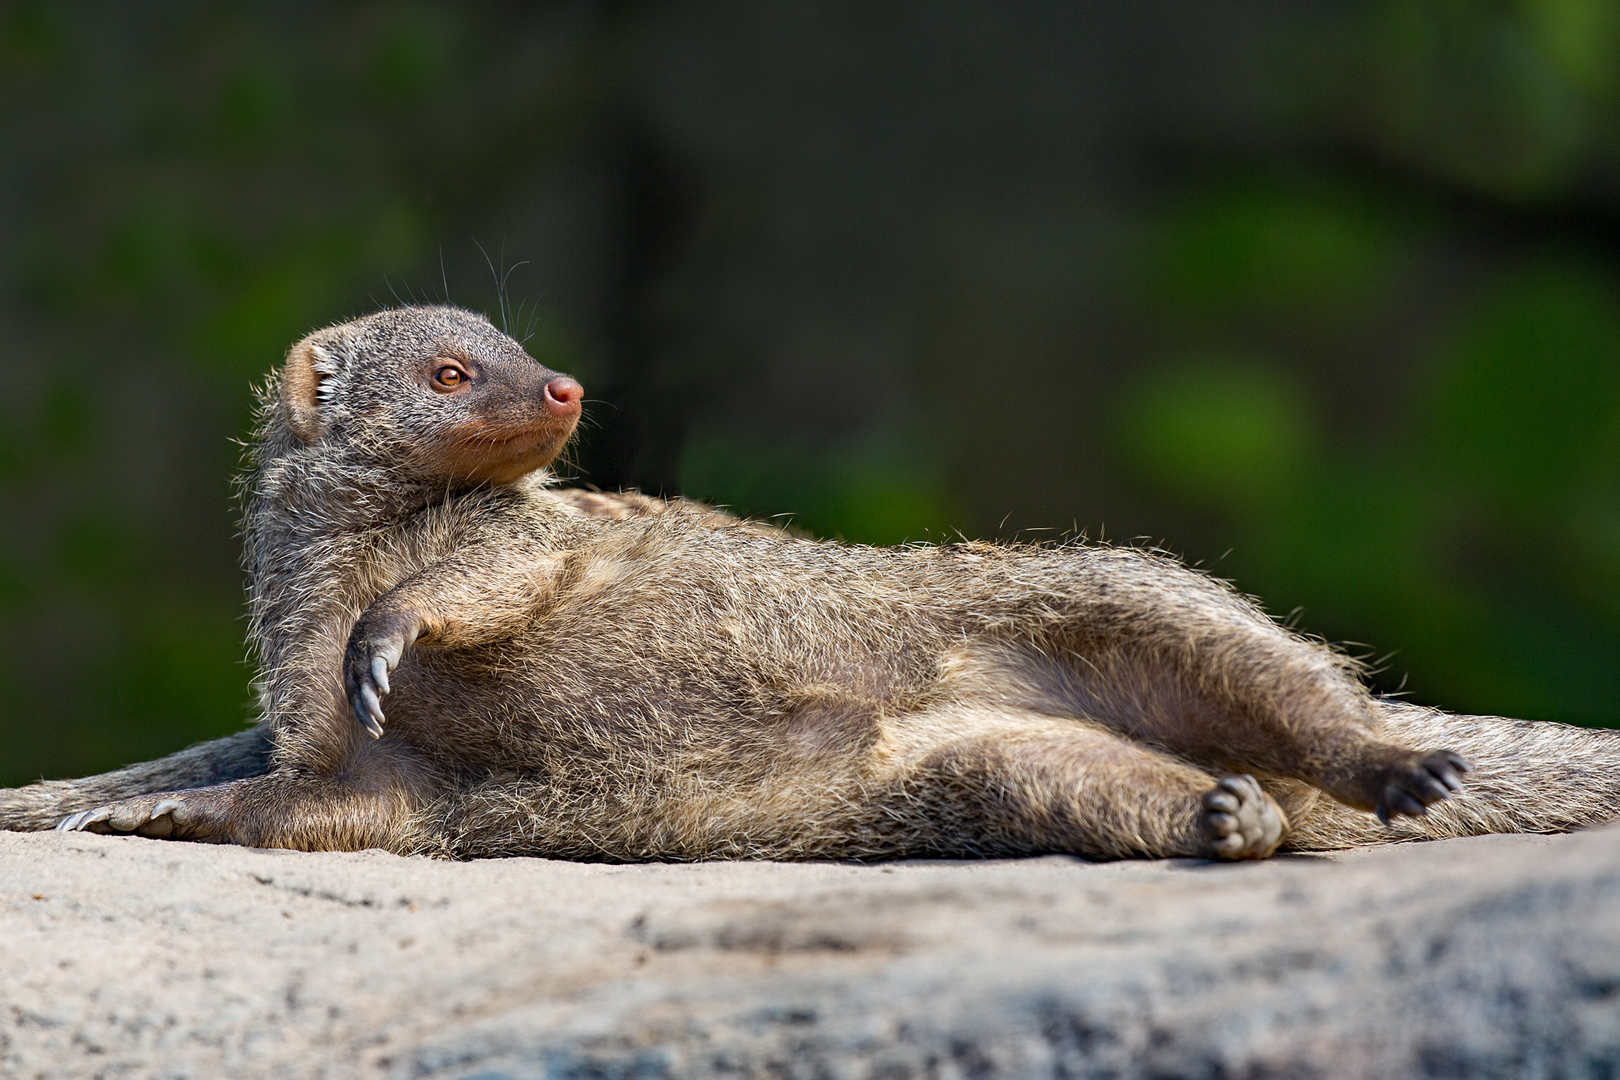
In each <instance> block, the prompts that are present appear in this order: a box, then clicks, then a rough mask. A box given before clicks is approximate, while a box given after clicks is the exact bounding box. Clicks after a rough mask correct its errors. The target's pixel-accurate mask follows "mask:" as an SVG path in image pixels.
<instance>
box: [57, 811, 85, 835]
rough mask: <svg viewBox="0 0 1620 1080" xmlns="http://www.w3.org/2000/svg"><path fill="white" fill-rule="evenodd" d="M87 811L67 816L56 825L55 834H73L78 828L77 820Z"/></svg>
mask: <svg viewBox="0 0 1620 1080" xmlns="http://www.w3.org/2000/svg"><path fill="white" fill-rule="evenodd" d="M88 812H89V811H86V810H80V811H79V812H78V813H77V814H69V815H68V816H67V817H65V818H63V819H62V820H61V821H58V822H57V823H56V831H57V832H75V831H76V830H77V829H78V827H79V819H80V818H82V817H84V815H85V814H86V813H88Z"/></svg>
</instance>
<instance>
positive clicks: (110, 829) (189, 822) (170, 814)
mask: <svg viewBox="0 0 1620 1080" xmlns="http://www.w3.org/2000/svg"><path fill="white" fill-rule="evenodd" d="M207 801H208V800H207V799H206V797H202V798H199V797H194V796H191V795H190V794H189V793H187V792H168V793H164V794H160V795H141V796H137V797H136V798H133V799H125V800H123V801H122V802H115V803H111V804H110V805H107V806H101V807H97V808H96V809H94V810H82V811H80V812H79V813H77V814H72V815H70V816H68V817H65V818H63V819H62V820H61V821H60V822H58V823H57V826H56V831H57V832H92V833H111V834H117V833H124V834H134V835H136V836H150V837H152V838H154V839H158V840H199V841H203V842H206V843H228V842H229V840H230V838H229V837H228V836H227V835H226V833H225V830H224V829H223V828H222V827H221V825H220V823H219V822H218V821H217V820H216V818H215V816H214V815H213V814H211V813H210V812H209V807H208V806H207V805H206V804H207Z"/></svg>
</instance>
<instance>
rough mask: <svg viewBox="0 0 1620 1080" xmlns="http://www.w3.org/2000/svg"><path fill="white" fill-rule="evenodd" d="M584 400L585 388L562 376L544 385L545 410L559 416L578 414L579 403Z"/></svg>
mask: <svg viewBox="0 0 1620 1080" xmlns="http://www.w3.org/2000/svg"><path fill="white" fill-rule="evenodd" d="M584 400H585V388H584V387H583V386H581V385H579V383H577V382H575V381H574V380H573V379H570V378H569V377H568V376H566V375H564V376H562V377H561V378H559V379H552V380H551V381H550V382H548V383H546V408H548V409H550V410H551V411H552V412H554V413H556V414H558V415H559V416H568V415H572V414H574V413H577V412H579V403H580V402H582V401H584Z"/></svg>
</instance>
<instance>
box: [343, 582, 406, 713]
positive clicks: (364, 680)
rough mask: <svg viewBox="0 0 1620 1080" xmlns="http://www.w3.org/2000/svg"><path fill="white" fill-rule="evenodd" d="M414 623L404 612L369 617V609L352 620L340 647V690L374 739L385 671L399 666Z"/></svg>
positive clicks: (385, 675) (385, 683)
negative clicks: (341, 647) (346, 638)
mask: <svg viewBox="0 0 1620 1080" xmlns="http://www.w3.org/2000/svg"><path fill="white" fill-rule="evenodd" d="M417 633H418V623H417V621H416V620H415V619H412V618H409V617H404V616H393V617H384V618H381V619H372V618H370V617H369V613H368V615H367V616H366V617H362V618H361V620H360V621H359V622H357V623H355V626H354V631H353V632H352V633H351V634H350V635H349V644H348V647H347V648H345V649H344V650H343V690H344V693H345V694H346V695H347V697H348V700H349V707H350V708H351V709H353V710H354V718H355V719H356V720H358V721H359V722H360V726H361V727H363V728H365V729H366V730H367V731H369V732H370V733H371V737H372V738H374V739H380V738H382V733H383V722H384V720H385V719H386V717H384V716H383V710H382V699H383V696H384V695H386V694H387V693H388V689H389V688H388V673H389V672H391V671H393V670H394V669H395V668H397V667H398V666H399V661H400V659H401V658H402V657H403V656H404V655H405V650H406V649H408V648H410V647H411V645H412V644H413V643H414V642H415V641H416V636H417Z"/></svg>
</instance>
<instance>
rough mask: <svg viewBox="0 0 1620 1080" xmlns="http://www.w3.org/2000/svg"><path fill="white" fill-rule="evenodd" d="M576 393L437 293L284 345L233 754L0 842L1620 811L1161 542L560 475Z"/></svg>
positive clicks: (253, 477) (1401, 833)
mask: <svg viewBox="0 0 1620 1080" xmlns="http://www.w3.org/2000/svg"><path fill="white" fill-rule="evenodd" d="M581 396H582V391H581V390H580V388H579V386H578V384H577V383H575V382H574V381H573V380H572V379H570V378H568V377H567V376H563V375H559V374H557V373H555V372H551V371H548V370H546V369H545V368H544V367H542V366H541V365H539V364H537V363H535V361H533V360H532V359H531V358H529V357H528V356H527V355H525V354H524V353H523V351H522V349H521V348H520V347H519V346H518V345H517V344H516V343H515V342H513V341H511V339H510V338H507V337H506V336H505V335H504V334H501V333H500V332H499V331H497V330H495V328H494V327H492V326H490V324H489V323H488V322H487V321H486V320H484V319H482V318H481V317H479V316H476V315H473V314H471V313H468V312H464V311H460V310H457V309H453V308H405V309H401V310H396V311H385V312H381V313H379V314H377V315H373V316H370V317H368V318H366V319H361V320H358V321H356V322H353V323H347V324H343V325H341V326H337V327H332V328H329V329H327V330H323V331H320V332H318V333H316V334H313V335H311V336H310V337H309V338H306V339H305V340H304V341H302V342H300V343H299V344H297V345H295V346H294V348H293V350H292V352H291V353H289V356H288V360H287V363H286V365H285V366H284V368H283V369H282V371H281V373H280V375H279V378H278V379H277V380H274V381H273V382H272V384H271V386H270V388H269V390H268V391H267V393H266V397H265V400H264V402H263V408H262V415H261V426H260V431H259V435H258V438H257V440H256V442H255V445H254V449H253V453H252V460H251V468H250V470H249V473H248V475H247V476H246V478H245V479H244V482H243V499H244V507H245V510H244V533H245V535H246V538H247V554H246V562H247V567H248V572H249V576H250V583H251V601H252V630H251V634H252V639H253V643H254V646H255V649H256V652H257V654H258V657H259V661H260V667H261V702H262V707H263V710H264V721H263V724H262V725H261V727H260V728H259V729H257V734H256V735H254V736H251V737H250V736H243V737H238V738H236V739H234V740H221V741H220V742H219V743H218V744H209V745H210V746H213V747H215V749H213V750H209V749H208V748H206V747H205V748H198V749H194V750H192V751H186V752H185V753H184V754H182V755H176V757H175V758H174V759H172V764H169V765H165V763H164V762H158V763H152V765H150V766H141V767H133V768H132V769H131V770H126V771H124V772H123V773H114V774H108V776H107V777H102V778H91V779H90V780H86V781H83V782H79V784H78V786H77V787H74V786H72V785H57V786H54V787H53V786H49V785H41V786H36V787H35V788H32V789H20V790H19V792H17V793H14V794H10V795H9V797H10V798H11V799H12V800H13V801H14V805H15V807H16V809H15V810H14V811H12V812H10V814H9V816H8V812H7V810H6V807H7V805H8V804H7V803H6V802H5V801H3V799H0V824H9V825H12V826H13V827H16V826H23V827H37V826H38V825H39V824H42V823H44V822H45V818H46V815H47V814H48V813H50V812H51V810H53V809H55V810H57V811H59V812H60V813H65V812H66V811H67V810H69V809H78V810H79V811H80V812H78V813H74V814H72V815H71V816H69V817H67V818H66V819H65V820H64V821H63V823H62V825H63V827H65V828H71V829H89V830H93V831H103V832H105V831H121V832H138V833H143V834H146V835H152V836H164V837H178V838H192V839H206V840H214V841H230V842H237V843H246V844H257V845H268V846H287V847H301V848H355V847H364V846H379V847H385V848H388V849H391V850H395V851H401V852H426V853H432V854H442V855H452V856H462V857H467V856H477V855H499V854H543V855H554V856H567V857H580V858H606V859H647V858H674V859H693V858H712V857H779V858H792V857H811V856H814V857H846V858H885V857H895V856H905V855H918V854H935V855H957V856H960V855H984V854H1025V853H1034V852H1043V851H1062V852H1070V853H1075V854H1080V855H1084V856H1087V857H1120V856H1128V855H1150V856H1164V855H1193V856H1213V857H1221V858H1256V857H1263V856H1265V855H1268V854H1270V853H1271V852H1272V851H1275V850H1277V849H1278V847H1279V846H1290V847H1296V848H1309V847H1324V846H1334V845H1339V844H1345V843H1353V842H1361V841H1366V840H1379V839H1402V838H1417V837H1423V836H1441V835H1459V834H1464V833H1469V832H1483V831H1499V830H1503V829H1544V830H1550V829H1560V828H1570V827H1574V826H1577V825H1580V824H1584V823H1587V822H1592V821H1598V820H1604V819H1606V818H1608V817H1612V816H1614V815H1615V814H1616V813H1617V812H1620V740H1617V739H1616V738H1615V737H1614V735H1613V733H1603V732H1582V731H1577V730H1575V729H1569V728H1563V727H1561V726H1559V725H1531V724H1525V723H1523V722H1516V721H1502V720H1492V719H1488V718H1471V717H1453V716H1448V715H1447V714H1444V713H1440V712H1438V711H1435V710H1425V709H1418V708H1414V707H1409V706H1403V705H1399V704H1396V703H1392V702H1387V701H1381V700H1378V699H1375V698H1374V697H1373V696H1372V695H1371V694H1369V692H1368V691H1367V690H1366V688H1365V687H1364V686H1363V684H1362V683H1361V681H1360V679H1359V677H1358V674H1359V673H1358V672H1357V670H1356V669H1355V666H1354V664H1353V663H1351V662H1350V661H1349V660H1347V659H1346V658H1345V657H1344V656H1342V655H1341V654H1339V653H1337V652H1335V651H1333V650H1331V649H1328V648H1326V647H1324V646H1322V645H1320V644H1317V643H1313V642H1310V641H1307V640H1305V639H1303V638H1301V637H1300V636H1298V635H1296V634H1294V633H1292V632H1290V631H1288V630H1286V629H1284V628H1282V627H1280V626H1278V625H1277V624H1276V623H1274V622H1273V621H1272V620H1270V619H1269V618H1267V617H1266V616H1265V614H1264V613H1263V612H1261V611H1260V610H1259V609H1258V607H1256V606H1255V604H1254V603H1253V602H1251V601H1250V600H1248V599H1247V598H1245V597H1243V596H1241V595H1240V594H1238V593H1236V592H1235V591H1233V590H1232V589H1231V588H1229V587H1228V586H1227V585H1225V584H1224V583H1221V582H1218V581H1215V580H1213V579H1211V578H1208V577H1206V576H1204V575H1201V574H1198V573H1195V572H1193V571H1190V570H1188V569H1186V568H1185V567H1183V566H1181V565H1180V564H1179V563H1177V562H1175V561H1174V560H1171V559H1169V558H1165V557H1163V556H1160V555H1156V554H1153V553H1149V552H1142V551H1137V550H1133V549H1129V548H1111V547H1107V546H1102V545H1088V544H1081V543H1070V544H1062V545H1054V546H1031V545H1000V544H987V543H962V544H949V545H942V546H909V547H901V548H872V547H863V546H859V545H841V544H835V543H828V542H818V541H814V540H809V539H806V538H802V537H797V536H792V535H789V534H788V533H786V532H783V531H780V530H776V529H771V528H768V527H762V526H759V525H757V524H754V523H749V522H743V521H738V520H736V519H734V518H731V517H729V516H727V515H725V514H723V513H719V512H717V511H714V510H712V509H710V508H707V507H702V506H700V505H697V504H691V503H685V502H681V501H674V502H666V501H663V500H656V499H650V498H647V497H645V496H638V495H634V494H627V495H607V494H593V493H585V492H577V491H574V492H570V491H562V490H559V489H557V488H556V487H554V486H553V485H552V481H551V480H550V478H549V477H548V475H547V474H546V473H545V471H544V467H545V466H546V465H547V464H548V463H549V462H550V461H551V460H552V458H553V457H555V456H556V454H557V453H558V452H559V451H560V450H561V449H562V447H563V445H564V443H565V442H566V441H567V439H568V438H569V436H570V435H571V433H572V431H573V427H574V425H575V423H576V422H577V419H578V417H579V411H580V400H581ZM1464 753H1465V754H1467V756H1468V758H1469V763H1470V764H1471V765H1472V766H1473V773H1472V776H1471V777H1470V784H1469V790H1468V791H1467V792H1464V793H1463V794H1461V795H1458V796H1456V797H1452V794H1453V792H1456V791H1458V790H1459V788H1460V787H1461V785H1462V778H1463V774H1464V773H1465V772H1467V771H1468V768H1467V767H1466V766H1465V765H1464V760H1463V757H1462V756H1461V755H1462V754H1464ZM187 755H189V756H187ZM170 761H171V759H165V762H170ZM210 769H212V770H213V775H210V773H209V770H210ZM168 778H180V779H181V781H182V782H177V783H165V780H166V779H168ZM199 781H201V782H199ZM73 800H78V801H79V806H77V807H75V806H73V805H72V801H73ZM102 803H105V805H99V804H102ZM86 804H88V806H86ZM1374 814H1376V818H1375V817H1374Z"/></svg>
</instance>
